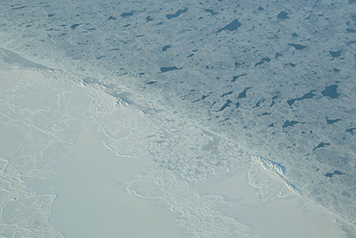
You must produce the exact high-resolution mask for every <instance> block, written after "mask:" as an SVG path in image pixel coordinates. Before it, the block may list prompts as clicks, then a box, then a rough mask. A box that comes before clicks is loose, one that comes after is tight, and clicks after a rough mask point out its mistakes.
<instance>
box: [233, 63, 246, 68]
mask: <svg viewBox="0 0 356 238" xmlns="http://www.w3.org/2000/svg"><path fill="white" fill-rule="evenodd" d="M244 63H245V62H242V63H239V62H235V63H234V65H235V68H238V67H240V66H241V65H243V64H244Z"/></svg>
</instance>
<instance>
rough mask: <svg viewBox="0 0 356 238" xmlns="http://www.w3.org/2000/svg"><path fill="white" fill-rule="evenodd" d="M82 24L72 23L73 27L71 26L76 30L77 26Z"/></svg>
mask: <svg viewBox="0 0 356 238" xmlns="http://www.w3.org/2000/svg"><path fill="white" fill-rule="evenodd" d="M80 25H81V24H73V25H71V27H70V28H72V30H74V29H75V28H77V27H78V26H80Z"/></svg>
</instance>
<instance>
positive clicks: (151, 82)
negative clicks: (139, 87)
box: [146, 81, 157, 85]
mask: <svg viewBox="0 0 356 238" xmlns="http://www.w3.org/2000/svg"><path fill="white" fill-rule="evenodd" d="M155 83H157V81H148V82H147V83H146V84H148V85H151V84H155Z"/></svg>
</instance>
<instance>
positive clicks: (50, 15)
mask: <svg viewBox="0 0 356 238" xmlns="http://www.w3.org/2000/svg"><path fill="white" fill-rule="evenodd" d="M54 15H56V14H54V13H53V14H48V15H47V16H48V17H53V16H54Z"/></svg>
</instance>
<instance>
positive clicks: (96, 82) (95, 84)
mask: <svg viewBox="0 0 356 238" xmlns="http://www.w3.org/2000/svg"><path fill="white" fill-rule="evenodd" d="M0 50H4V51H9V52H11V53H14V54H17V55H19V56H20V57H22V58H23V59H25V60H27V61H30V62H32V63H34V64H37V65H39V66H43V68H36V67H28V66H21V63H20V62H17V64H19V66H20V68H22V67H23V68H32V69H33V70H36V71H40V72H46V71H47V72H48V71H49V72H55V71H57V72H60V73H67V74H68V73H69V74H71V75H74V76H80V77H82V79H80V80H75V81H74V82H77V83H80V84H82V85H83V86H88V87H91V88H93V89H95V90H99V91H102V92H104V93H106V94H108V95H110V96H111V97H113V98H115V99H117V100H118V102H124V103H123V104H124V105H125V106H130V107H133V108H135V109H136V110H138V111H140V112H142V113H143V114H144V115H146V113H145V112H144V111H143V110H141V109H139V108H138V106H135V104H132V103H129V102H127V101H126V100H125V99H123V98H120V97H118V96H115V95H114V94H112V93H110V92H108V91H106V90H105V89H108V88H109V87H108V86H106V84H105V83H103V82H102V80H101V79H97V78H95V77H90V76H88V75H85V74H82V73H79V72H74V73H73V72H70V71H65V70H63V69H55V68H52V67H47V66H45V65H43V64H39V63H36V62H34V61H33V60H30V59H27V58H25V57H23V56H22V55H21V54H20V53H17V52H14V51H12V50H8V49H5V48H4V47H0ZM14 63H15V62H13V63H9V64H14ZM84 79H93V81H92V82H86V81H85V80H84ZM115 86H116V89H123V90H126V91H127V92H129V93H131V94H132V95H134V96H137V97H139V98H140V99H141V100H142V101H143V102H144V103H146V104H147V105H149V101H148V100H146V99H145V97H143V96H142V95H140V94H139V93H136V92H135V91H134V90H133V89H131V88H129V87H127V86H124V85H115ZM151 103H153V104H154V105H157V104H158V103H157V102H156V101H151ZM116 105H120V103H117V104H116ZM124 105H123V106H124ZM160 109H162V110H164V111H165V112H167V113H168V114H169V115H171V116H173V117H175V116H176V115H174V114H173V113H172V112H171V111H170V110H168V109H167V108H165V107H164V106H163V105H160ZM181 119H182V120H183V121H184V122H185V123H186V124H187V125H188V126H189V125H190V126H193V127H196V128H199V129H201V130H204V131H207V132H209V133H211V134H213V135H215V136H219V137H221V138H223V139H225V140H226V141H229V142H231V143H233V144H235V145H238V147H240V148H242V149H244V150H246V151H247V153H248V154H250V155H251V158H255V160H256V161H258V160H261V159H256V158H263V157H261V156H259V155H256V154H254V153H252V152H251V151H250V150H249V149H248V148H247V147H246V146H245V145H244V142H242V141H241V140H239V139H231V138H229V137H227V136H225V135H222V134H220V133H218V132H215V131H212V130H210V129H208V128H205V127H203V126H197V125H196V123H194V121H193V120H189V119H188V118H186V117H182V118H181ZM239 142H240V143H241V144H239ZM263 159H264V160H267V162H266V163H262V164H261V163H259V162H258V164H259V165H260V167H262V168H263V169H264V170H266V171H267V172H269V174H270V175H273V176H276V177H277V178H279V179H280V180H281V181H282V182H283V183H284V184H285V186H286V187H287V188H288V189H290V187H291V188H293V190H291V191H292V192H296V194H297V195H299V196H300V197H301V198H302V199H304V200H305V201H307V202H308V203H310V204H311V205H312V206H314V208H315V209H316V210H317V211H319V210H321V211H323V212H325V213H326V214H328V215H329V216H332V217H335V218H337V219H339V220H340V221H342V222H344V223H346V224H347V225H349V226H351V227H353V228H354V229H356V223H354V222H352V221H350V220H348V219H346V218H343V217H342V216H341V215H339V214H337V213H335V212H333V211H331V210H329V209H328V208H326V207H324V206H322V205H321V204H319V203H317V202H315V201H314V200H312V199H310V198H308V197H305V196H304V195H303V193H302V191H300V190H299V189H297V188H296V187H295V186H294V185H293V184H291V183H290V182H289V181H288V180H287V179H286V177H285V175H283V176H282V175H279V174H278V173H277V174H276V170H279V169H272V170H271V168H269V167H271V164H272V165H273V166H272V167H273V168H274V165H278V164H279V163H276V162H274V161H272V160H269V159H265V158H263ZM263 164H265V165H263ZM267 164H268V165H267ZM273 170H274V171H273Z"/></svg>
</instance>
